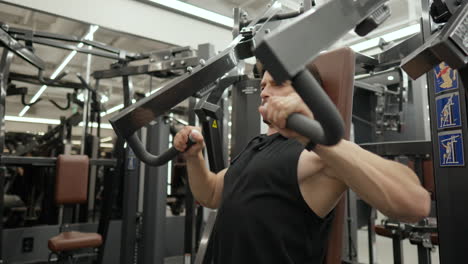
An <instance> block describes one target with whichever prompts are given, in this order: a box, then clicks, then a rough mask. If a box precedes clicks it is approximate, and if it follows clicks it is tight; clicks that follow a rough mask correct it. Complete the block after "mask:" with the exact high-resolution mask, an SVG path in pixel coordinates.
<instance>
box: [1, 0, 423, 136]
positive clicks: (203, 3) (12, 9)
mask: <svg viewBox="0 0 468 264" xmlns="http://www.w3.org/2000/svg"><path fill="white" fill-rule="evenodd" d="M129 1H130V0H129ZM324 1H326V0H317V4H318V5H320V4H323V3H324ZM184 2H186V3H189V4H192V5H196V6H199V7H202V8H205V9H208V10H211V11H214V12H217V13H220V14H223V15H225V16H229V17H232V9H233V8H234V7H237V6H240V7H242V8H243V9H245V10H246V11H247V12H248V13H249V16H250V17H255V16H256V15H258V14H260V13H261V11H262V10H264V8H265V6H266V5H267V4H268V3H269V2H270V1H268V0H185V1H184ZM281 2H282V3H283V6H285V7H286V9H287V10H296V9H297V8H298V7H299V6H300V3H301V1H298V0H283V1H281ZM418 3H419V1H410V0H390V7H391V9H392V13H393V15H392V17H391V18H390V19H389V20H388V21H387V22H386V23H385V24H384V25H383V26H382V27H381V28H380V29H379V30H380V32H387V31H392V30H395V29H396V28H401V27H404V26H406V25H408V24H411V23H414V21H415V20H417V19H418V17H419V14H418V12H419V11H418V10H419V8H418ZM337 19H338V18H330V21H324V25H326V23H329V22H330V23H336V21H337ZM0 22H4V23H6V24H8V25H10V26H11V27H17V28H24V29H30V30H36V31H42V32H50V33H56V34H63V35H67V36H77V37H83V36H84V35H85V34H86V33H87V31H88V30H89V26H90V25H88V24H85V23H81V22H77V21H73V20H69V19H66V18H62V17H57V16H53V15H49V14H44V13H40V12H37V11H31V10H27V9H23V8H19V7H16V6H10V5H7V4H3V3H0ZM369 37H372V35H371V36H369ZM94 40H95V41H99V42H102V43H104V44H106V45H110V46H112V47H116V48H119V49H124V50H127V51H131V52H143V51H152V50H160V49H165V48H168V47H170V45H168V44H166V43H163V42H160V41H155V40H150V39H146V38H142V37H138V36H133V35H129V34H123V33H120V32H116V31H111V30H107V29H105V28H99V29H98V30H97V32H96V33H95V34H94ZM208 41H209V40H208ZM357 41H362V39H358V38H357V36H356V35H354V34H348V35H346V36H345V37H344V38H343V40H342V41H341V42H340V43H342V44H353V43H355V42H357ZM34 48H35V53H36V54H37V55H38V56H39V57H40V58H42V59H43V60H44V61H45V62H46V71H45V76H46V77H48V76H50V74H51V73H52V72H53V71H54V70H55V69H56V68H57V67H58V65H59V64H60V63H61V62H62V61H63V59H64V58H65V57H67V56H68V54H69V53H70V51H67V50H61V49H57V48H51V47H47V46H42V45H35V46H34ZM1 50H2V49H1V48H0V51H1ZM86 62H87V56H86V55H83V54H78V55H76V56H75V57H74V58H73V59H72V60H71V62H70V63H69V64H68V65H67V67H66V70H68V71H69V72H70V74H69V75H67V76H66V77H65V80H68V81H74V82H77V81H78V79H77V78H76V75H75V73H81V74H83V75H85V73H86V65H87V63H86ZM113 62H114V61H113V60H111V59H106V58H101V57H97V56H93V57H92V63H91V68H90V70H91V72H93V71H95V70H103V69H108V68H109V65H110V64H111V63H113ZM11 71H12V72H16V73H24V74H37V70H36V69H35V68H34V67H32V66H30V65H29V64H28V63H26V62H25V61H23V60H22V59H20V58H18V57H15V59H14V61H13V64H12V66H11ZM132 80H133V84H134V88H135V90H137V91H140V92H146V91H148V90H149V84H150V82H151V83H152V85H153V87H155V86H157V85H160V84H161V83H163V82H164V80H161V79H157V78H153V79H152V80H150V77H148V76H135V77H132ZM17 85H18V86H20V87H27V88H28V91H29V94H28V96H27V101H29V100H30V99H31V98H32V96H33V95H34V94H35V93H36V92H37V91H38V89H39V88H40V86H38V85H31V84H25V83H17ZM99 90H100V91H101V92H102V93H103V94H106V95H108V96H109V97H110V98H109V101H108V102H107V103H106V104H105V107H107V109H110V108H112V107H113V106H116V105H119V104H121V103H122V84H121V81H120V80H119V79H110V80H105V81H102V82H101V83H100V87H99ZM68 92H70V90H69V89H64V88H53V87H50V88H48V89H47V90H46V92H45V93H44V94H43V95H42V96H41V98H43V99H53V100H55V101H57V103H59V104H61V105H65V104H66V100H65V98H66V94H67V93H68ZM20 101H21V100H20V98H19V97H18V96H9V97H8V98H7V107H6V115H8V116H17V115H18V114H19V113H20V111H21V110H22V109H23V105H22V104H21V102H20ZM72 111H73V110H68V111H60V110H59V109H58V108H56V107H54V106H53V105H52V104H51V103H50V102H49V101H48V100H42V101H41V102H39V103H37V104H36V105H34V106H33V107H31V109H30V110H29V111H28V112H27V113H26V115H25V117H40V118H50V119H58V118H59V117H60V116H69V115H71V114H72ZM106 118H108V117H105V118H104V122H106V121H107V120H106ZM24 127H25V126H13V125H12V124H11V123H10V124H8V122H7V130H8V129H9V128H10V129H12V130H14V129H18V130H24V129H29V130H30V131H40V130H44V129H45V126H40V125H38V126H33V127H31V126H28V127H27V128H24ZM29 130H28V131H29ZM108 133H112V132H111V131H109V132H108Z"/></svg>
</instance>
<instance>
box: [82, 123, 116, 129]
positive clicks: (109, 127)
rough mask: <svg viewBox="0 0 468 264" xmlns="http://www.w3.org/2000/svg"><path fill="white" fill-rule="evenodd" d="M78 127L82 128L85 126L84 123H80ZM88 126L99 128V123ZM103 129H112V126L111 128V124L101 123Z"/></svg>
mask: <svg viewBox="0 0 468 264" xmlns="http://www.w3.org/2000/svg"><path fill="white" fill-rule="evenodd" d="M78 125H79V126H81V127H82V126H83V122H80V123H79V124H78ZM88 125H89V126H91V127H97V123H96V122H92V123H89V124H88ZM101 128H104V129H112V126H111V124H106V123H101Z"/></svg>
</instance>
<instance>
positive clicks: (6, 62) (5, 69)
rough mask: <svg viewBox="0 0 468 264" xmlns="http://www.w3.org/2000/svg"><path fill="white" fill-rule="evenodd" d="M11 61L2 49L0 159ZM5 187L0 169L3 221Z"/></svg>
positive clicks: (0, 241)
mask: <svg viewBox="0 0 468 264" xmlns="http://www.w3.org/2000/svg"><path fill="white" fill-rule="evenodd" d="M12 60H13V53H12V52H10V51H9V50H8V49H3V53H2V58H1V60H0V153H2V154H0V157H1V156H3V149H4V145H5V105H6V95H7V94H6V90H7V85H8V75H9V73H10V65H11V61H12ZM4 185H5V173H4V171H3V169H2V171H1V172H0V216H1V217H2V219H3V189H4ZM2 246H3V220H2V221H0V264H1V263H3V252H2Z"/></svg>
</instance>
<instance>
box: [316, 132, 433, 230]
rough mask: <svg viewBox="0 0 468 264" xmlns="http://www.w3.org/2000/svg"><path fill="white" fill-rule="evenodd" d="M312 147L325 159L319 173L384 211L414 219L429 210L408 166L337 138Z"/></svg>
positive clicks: (420, 217)
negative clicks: (335, 142) (321, 171)
mask: <svg viewBox="0 0 468 264" xmlns="http://www.w3.org/2000/svg"><path fill="white" fill-rule="evenodd" d="M314 151H315V152H316V153H317V154H318V155H319V156H320V158H321V159H322V161H323V162H325V168H324V170H323V173H324V174H325V175H327V176H329V177H333V178H336V179H338V180H340V181H342V182H344V183H345V184H346V185H347V186H348V187H349V188H351V189H352V190H353V191H355V192H356V193H357V194H358V195H359V196H360V197H361V198H362V199H364V200H365V201H366V202H368V203H369V204H371V205H372V206H373V207H375V208H377V209H378V210H379V211H381V212H382V213H384V214H385V215H387V216H389V217H391V218H396V219H399V220H402V221H408V222H417V221H419V220H420V219H422V218H424V217H426V216H427V215H428V214H429V212H430V196H429V193H428V192H427V191H426V190H425V189H424V188H423V187H422V186H421V184H420V182H419V179H418V177H417V176H416V174H415V173H414V172H413V171H412V170H411V169H410V168H408V167H406V166H404V165H402V164H400V163H397V162H394V161H391V160H386V159H384V158H382V157H379V156H377V155H375V154H373V153H371V152H368V151H366V150H364V149H362V148H361V147H359V146H358V145H356V144H354V143H352V142H349V141H346V140H341V141H340V142H339V143H338V144H337V145H335V146H332V147H328V146H322V145H317V147H316V148H315V149H314Z"/></svg>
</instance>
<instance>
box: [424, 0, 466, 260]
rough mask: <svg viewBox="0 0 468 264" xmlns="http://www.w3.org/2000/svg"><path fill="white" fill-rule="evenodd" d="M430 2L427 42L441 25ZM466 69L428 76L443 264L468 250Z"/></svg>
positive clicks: (426, 13) (447, 69)
mask: <svg viewBox="0 0 468 264" xmlns="http://www.w3.org/2000/svg"><path fill="white" fill-rule="evenodd" d="M430 2H432V1H429V0H422V1H421V6H422V33H423V39H424V42H430V41H431V39H432V36H433V31H432V28H434V27H436V26H438V25H436V24H434V23H432V21H431V17H430V13H429V12H430ZM444 29H445V27H444ZM434 34H437V33H434ZM465 69H466V66H465ZM465 69H459V71H456V70H454V69H452V68H450V67H448V65H447V64H445V62H442V63H440V64H439V65H437V66H436V67H434V68H433V69H432V70H429V71H428V72H427V74H426V78H427V92H428V94H429V111H430V121H431V131H432V151H433V158H434V183H435V188H436V194H437V195H436V208H437V228H438V236H439V237H438V239H439V257H440V263H458V262H460V260H461V259H464V258H466V252H467V251H468V244H467V243H466V242H465V237H467V236H468V224H467V222H466V219H467V218H468V211H466V210H460V208H463V207H464V206H466V204H467V203H468V196H467V195H466V189H467V188H468V178H467V177H466V175H468V168H467V166H466V155H467V153H468V152H467V151H468V144H467V140H468V138H467V135H468V127H467V122H468V120H467V101H466V99H467V97H466V88H467V87H468V84H467V83H466V82H463V81H462V80H466V79H467V78H468V77H467V74H468V72H467V71H466V70H465Z"/></svg>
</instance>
